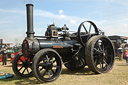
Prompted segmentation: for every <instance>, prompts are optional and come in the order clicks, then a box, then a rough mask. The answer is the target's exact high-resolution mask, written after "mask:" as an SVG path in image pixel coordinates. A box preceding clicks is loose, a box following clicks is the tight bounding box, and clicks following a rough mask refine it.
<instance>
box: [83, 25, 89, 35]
mask: <svg viewBox="0 0 128 85" xmlns="http://www.w3.org/2000/svg"><path fill="white" fill-rule="evenodd" d="M83 27H84V29H85V31H86V32H87V33H88V31H87V29H86V27H85V26H84V24H83Z"/></svg>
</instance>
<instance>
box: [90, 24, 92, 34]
mask: <svg viewBox="0 0 128 85" xmlns="http://www.w3.org/2000/svg"><path fill="white" fill-rule="evenodd" d="M91 25H92V24H90V27H89V34H90V33H91Z"/></svg>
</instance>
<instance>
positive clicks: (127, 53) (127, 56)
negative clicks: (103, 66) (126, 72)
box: [124, 50, 128, 64]
mask: <svg viewBox="0 0 128 85" xmlns="http://www.w3.org/2000/svg"><path fill="white" fill-rule="evenodd" d="M124 56H125V58H126V64H128V50H125V53H124Z"/></svg>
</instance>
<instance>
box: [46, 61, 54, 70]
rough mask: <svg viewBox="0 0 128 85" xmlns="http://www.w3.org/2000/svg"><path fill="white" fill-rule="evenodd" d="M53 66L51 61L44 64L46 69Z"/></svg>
mask: <svg viewBox="0 0 128 85" xmlns="http://www.w3.org/2000/svg"><path fill="white" fill-rule="evenodd" d="M52 67H53V64H52V63H51V62H47V63H46V64H45V66H44V69H46V70H51V69H52Z"/></svg>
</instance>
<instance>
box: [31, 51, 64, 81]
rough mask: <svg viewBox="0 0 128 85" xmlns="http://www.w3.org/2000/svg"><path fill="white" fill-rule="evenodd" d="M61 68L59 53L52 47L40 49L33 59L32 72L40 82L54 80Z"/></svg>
mask: <svg viewBox="0 0 128 85" xmlns="http://www.w3.org/2000/svg"><path fill="white" fill-rule="evenodd" d="M61 70H62V61H61V58H60V55H59V54H58V53H57V52H56V51H55V50H53V49H42V50H40V51H39V52H37V53H36V55H35V56H34V59H33V73H34V75H35V77H36V78H37V79H38V80H39V81H40V82H42V83H43V82H50V81H54V80H56V79H57V78H58V77H59V75H60V73H61Z"/></svg>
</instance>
